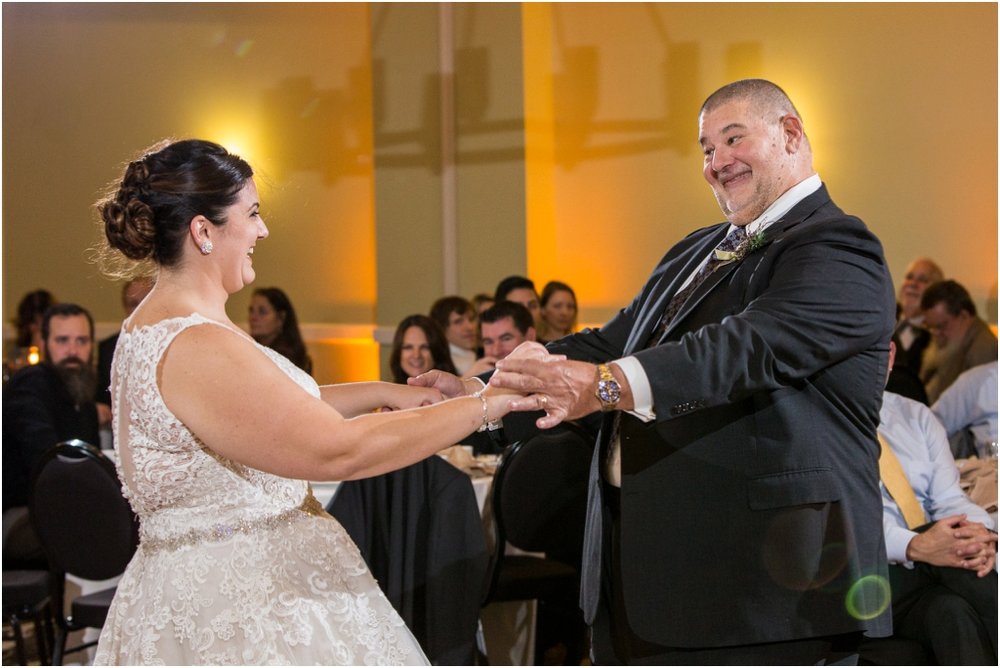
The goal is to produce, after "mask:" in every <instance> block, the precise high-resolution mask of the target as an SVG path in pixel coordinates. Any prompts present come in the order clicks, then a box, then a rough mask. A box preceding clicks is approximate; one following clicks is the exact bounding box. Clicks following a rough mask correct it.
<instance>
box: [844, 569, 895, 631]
mask: <svg viewBox="0 0 1000 668" xmlns="http://www.w3.org/2000/svg"><path fill="white" fill-rule="evenodd" d="M891 602H892V588H891V587H890V586H889V581H888V580H886V579H885V578H884V577H882V576H880V575H866V576H864V577H863V578H861V579H860V580H858V581H857V582H855V583H854V584H853V585H851V588H850V589H848V590H847V596H845V597H844V607H845V608H847V614H849V615H850V616H851V617H854V618H855V619H860V620H867V619H874V618H875V617H878V616H879V615H881V614H882V613H883V612H885V611H886V610H887V609H888V608H889V604H890V603H891Z"/></svg>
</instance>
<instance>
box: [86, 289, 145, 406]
mask: <svg viewBox="0 0 1000 668" xmlns="http://www.w3.org/2000/svg"><path fill="white" fill-rule="evenodd" d="M153 283H154V281H153V279H152V278H150V277H149V276H140V277H138V278H133V279H131V280H129V281H126V282H125V285H123V286H122V310H123V311H124V312H125V317H126V318H127V317H129V316H130V315H132V311H134V310H135V309H136V308H137V307H138V306H139V304H141V303H142V300H143V299H145V298H146V295H148V294H149V291H150V290H152V289H153ZM119 334H121V332H115V333H114V334H112V335H111V336H109V337H107V338H106V339H101V341H100V342H99V343H98V344H97V397H96V399H97V411H98V415H99V417H100V419H101V424H102V425H106V424H108V423H110V422H111V361H112V360H113V359H114V355H115V346H117V345H118V336H119Z"/></svg>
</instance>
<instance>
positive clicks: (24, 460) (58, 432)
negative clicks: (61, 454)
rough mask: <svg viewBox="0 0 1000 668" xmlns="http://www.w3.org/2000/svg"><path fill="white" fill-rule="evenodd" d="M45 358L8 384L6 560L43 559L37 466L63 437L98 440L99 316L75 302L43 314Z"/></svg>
mask: <svg viewBox="0 0 1000 668" xmlns="http://www.w3.org/2000/svg"><path fill="white" fill-rule="evenodd" d="M41 331H42V349H43V354H44V361H43V362H42V363H41V364H38V365H36V366H30V367H25V368H23V369H21V370H20V371H18V372H17V373H16V374H14V376H13V377H12V378H11V379H10V380H9V381H8V382H7V384H6V385H5V386H4V388H3V525H4V544H3V553H4V564H5V565H7V564H8V559H11V560H12V561H13V560H18V561H21V560H23V561H32V560H37V559H39V558H42V557H43V555H42V551H41V546H40V545H39V543H38V539H37V537H36V536H35V534H34V531H33V530H32V528H31V526H30V523H29V522H28V517H27V509H26V506H27V505H28V495H29V493H30V491H31V477H32V474H33V472H34V469H35V466H36V465H37V464H38V461H39V460H40V459H41V456H42V454H44V453H45V451H46V450H48V449H49V448H51V447H52V446H53V445H55V444H56V443H58V442H60V441H65V440H67V439H71V438H79V439H81V440H84V441H87V442H88V443H92V444H95V445H96V444H98V443H99V440H100V436H99V432H98V420H97V408H96V406H95V404H94V391H95V388H96V387H97V380H96V379H97V376H96V372H95V371H94V367H93V349H94V321H93V319H92V318H91V316H90V313H88V312H87V311H86V310H85V309H83V308H81V307H80V306H77V305H76V304H57V305H55V306H52V307H50V308H49V309H48V310H47V311H46V312H45V315H44V316H43V319H42V330H41Z"/></svg>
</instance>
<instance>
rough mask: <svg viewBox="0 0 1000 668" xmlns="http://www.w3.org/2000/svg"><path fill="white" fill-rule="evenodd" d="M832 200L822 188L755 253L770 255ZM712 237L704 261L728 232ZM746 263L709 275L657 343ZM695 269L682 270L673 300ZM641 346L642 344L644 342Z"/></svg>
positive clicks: (770, 229)
mask: <svg viewBox="0 0 1000 668" xmlns="http://www.w3.org/2000/svg"><path fill="white" fill-rule="evenodd" d="M829 201H830V195H829V194H828V193H827V190H826V186H825V185H822V186H820V187H819V189H818V190H817V191H816V192H814V193H812V194H811V195H809V196H807V197H805V198H804V199H803V200H802V201H801V202H799V203H798V204H796V205H795V206H793V207H792V208H791V210H789V212H788V213H786V214H785V215H784V216H783V217H782V218H780V219H779V220H776V221H775V222H773V223H771V224H770V225H768V226H767V228H766V229H765V230H764V238H763V241H762V247H761V248H760V249H759V250H758V251H755V254H756V253H767V252H770V251H772V250H773V247H774V245H775V244H776V243H778V242H780V240H781V238H782V237H783V236H784V235H785V234H786V233H787V232H788V231H789V230H791V229H792V228H794V227H795V226H797V225H798V224H799V223H801V222H802V221H803V220H805V219H806V218H808V217H809V216H811V215H812V214H813V213H814V212H815V211H816V210H817V209H818V208H819V207H821V206H822V205H823V204H825V203H827V202H829ZM723 228H724V229H727V228H726V226H723ZM712 238H713V239H714V241H713V242H712V245H710V246H708V247H707V248H704V249H703V252H702V254H701V255H700V257H701V258H702V259H704V258H705V257H706V256H707V255H708V253H710V252H711V251H712V249H713V248H715V247H716V246H718V245H719V243H721V242H722V239H724V238H725V232H723V234H722V236H721V237H720V238H715V235H713V237H712ZM745 260H746V258H744V259H743V260H739V261H737V262H730V263H729V264H725V265H722V266H721V267H719V268H718V269H716V270H715V271H713V272H712V273H711V275H709V276H708V278H706V279H705V280H704V281H703V282H702V284H701V285H699V286H698V288H697V289H696V290H695V291H694V292H693V293H691V296H690V297H689V298H688V299H687V301H686V302H684V305H683V306H681V309H680V310H679V311H678V312H677V315H675V316H674V319H673V320H672V321H671V322H670V325H669V326H668V327H667V329H666V331H665V332H664V333H663V337H661V338H660V340H659V341H657V345H659V344H660V343H663V341H664V340H666V339H667V337H669V335H670V333H671V332H672V331H673V330H674V328H676V327H677V326H678V325H679V324H680V323H681V322H682V321H683V320H684V318H685V317H686V316H687V314H688V313H690V312H691V310H692V309H694V308H695V307H697V306H698V304H699V303H700V302H701V301H702V300H703V299H704V298H705V296H706V295H708V294H709V293H710V292H711V291H712V290H714V289H715V287H716V286H717V285H719V283H721V282H722V281H723V279H725V278H726V277H727V276H729V274H730V273H732V272H733V271H734V270H735V269H736V267H738V266H739V265H740V264H742V263H743V262H744V261H745ZM695 266H697V264H695V265H693V266H691V267H686V269H688V272H687V273H685V272H684V271H682V272H681V273H680V274H677V275H675V276H674V278H673V280H672V281H671V283H670V287H671V288H672V289H671V290H670V291H669V293H668V294H669V295H670V296H671V297H672V296H673V295H674V294H676V292H677V289H678V288H680V286H681V284H682V283H683V282H684V279H685V278H687V276H688V274H689V273H690V271H693V270H694V267H695ZM662 297H663V295H661V299H660V300H657V301H658V302H662V304H661V307H660V309H659V311H657V313H659V314H660V315H661V316H662V314H663V312H664V311H665V310H666V305H667V300H664V299H662ZM656 322H657V323H658V322H659V320H658V319H657V320H656ZM655 326H656V325H655V324H654V325H653V326H652V327H649V328H648V329H646V330H645V331H646V334H645V336H646V337H649V336H650V335H652V332H653V328H654V327H655ZM645 340H647V339H642V341H645ZM639 345H641V343H640V344H639Z"/></svg>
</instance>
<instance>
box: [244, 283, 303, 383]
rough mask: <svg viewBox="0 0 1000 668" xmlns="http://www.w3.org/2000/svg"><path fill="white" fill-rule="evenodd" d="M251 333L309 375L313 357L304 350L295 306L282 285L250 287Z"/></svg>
mask: <svg viewBox="0 0 1000 668" xmlns="http://www.w3.org/2000/svg"><path fill="white" fill-rule="evenodd" d="M250 336H252V337H253V338H254V341H256V342H257V343H259V344H261V345H262V346H267V347H268V348H271V349H272V350H275V351H277V352H279V353H281V354H282V355H284V356H285V357H287V358H288V359H289V360H290V361H291V362H292V364H294V365H295V366H297V367H299V368H300V369H302V370H303V371H305V372H306V373H308V374H310V375H312V359H311V358H310V357H309V353H308V352H306V343H305V341H304V340H303V339H302V332H301V331H299V320H298V318H297V317H296V316H295V308H294V307H293V306H292V302H291V300H290V299H289V298H288V295H286V294H285V293H284V291H282V290H281V289H279V288H257V289H256V290H254V291H253V295H252V296H251V297H250Z"/></svg>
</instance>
